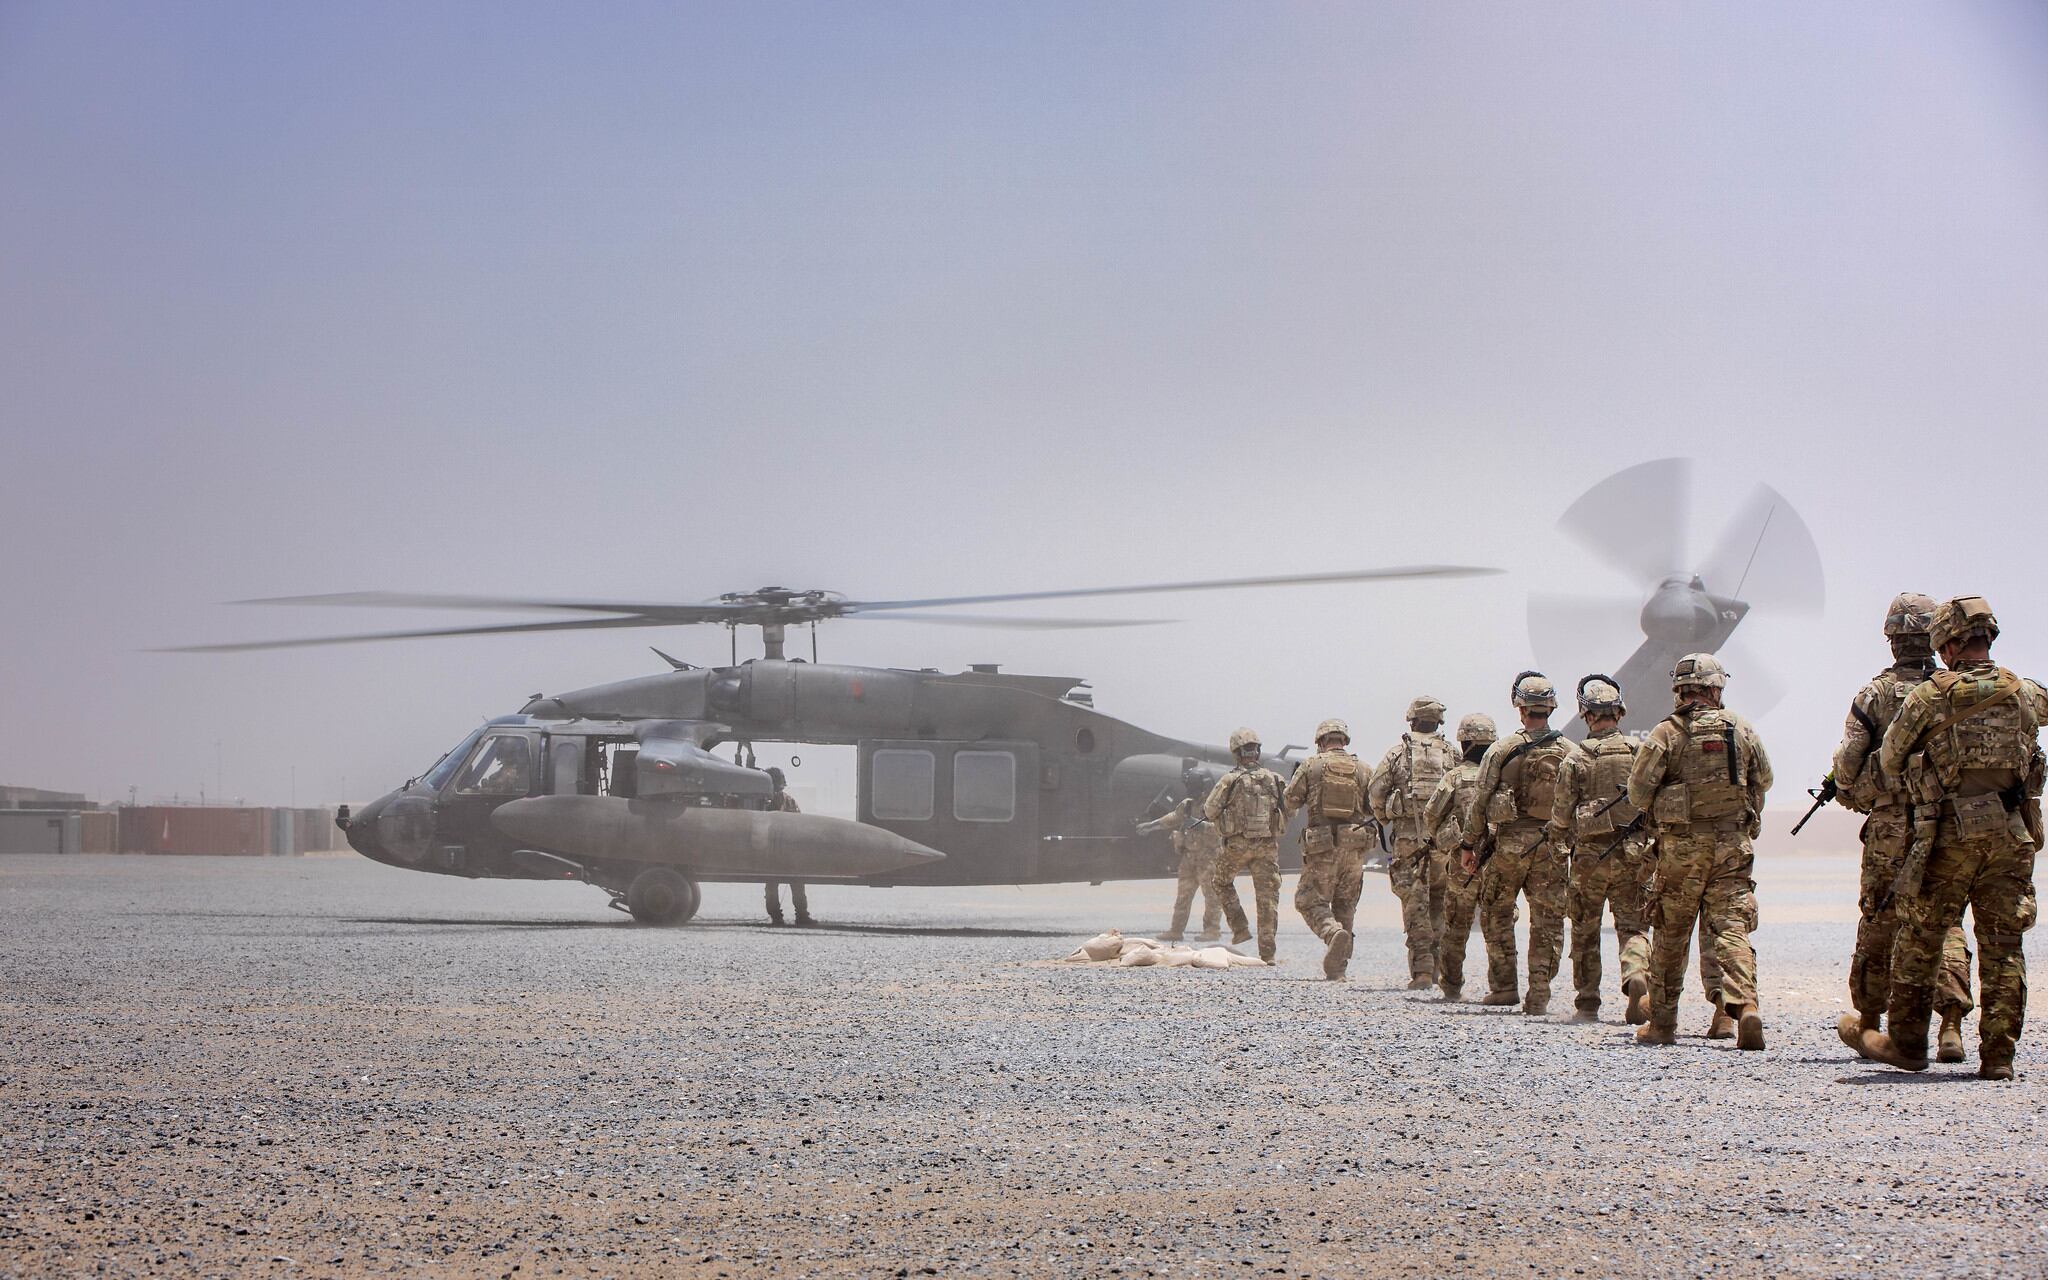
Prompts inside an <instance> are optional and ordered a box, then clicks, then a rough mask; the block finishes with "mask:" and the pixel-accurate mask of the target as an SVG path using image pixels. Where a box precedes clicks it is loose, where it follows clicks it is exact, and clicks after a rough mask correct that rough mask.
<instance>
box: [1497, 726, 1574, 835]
mask: <svg viewBox="0 0 2048 1280" xmlns="http://www.w3.org/2000/svg"><path fill="white" fill-rule="evenodd" d="M1548 734H1549V736H1548V737H1546V738H1544V739H1543V740H1542V741H1541V742H1537V741H1536V740H1534V739H1531V740H1530V743H1529V745H1528V746H1527V747H1526V748H1525V749H1524V750H1523V751H1522V753H1521V754H1520V755H1518V756H1516V757H1515V758H1514V759H1513V760H1510V761H1508V763H1507V767H1506V768H1504V769H1502V770H1501V775H1500V785H1501V789H1502V790H1504V791H1507V792H1510V793H1511V794H1513V796H1514V798H1515V817H1517V818H1527V819H1534V820H1536V821H1538V822H1548V821H1549V820H1550V813H1551V807H1552V805H1553V804H1554V802H1555V801H1556V798H1557V771H1558V770H1559V769H1561V768H1563V767H1564V762H1565V757H1566V756H1568V755H1569V754H1570V753H1571V743H1570V742H1569V741H1568V740H1567V739H1566V738H1565V736H1564V735H1563V734H1561V733H1559V732H1557V731H1556V730H1554V729H1552V730H1549V731H1548Z"/></svg>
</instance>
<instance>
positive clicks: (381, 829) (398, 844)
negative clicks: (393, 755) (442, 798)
mask: <svg viewBox="0 0 2048 1280" xmlns="http://www.w3.org/2000/svg"><path fill="white" fill-rule="evenodd" d="M344 834H346V835H347V837H348V843H349V847H350V848H352V849H354V850H355V851H356V852H357V853H360V854H362V855H363V856H364V857H365V858H368V859H370V860H371V861H373V862H382V863H385V864H387V865H389V866H394V867H411V866H417V865H418V864H419V861H420V859H421V858H422V857H423V856H425V854H426V851H427V847H428V845H429V844H430V843H431V842H432V835H433V802H432V801H431V800H429V799H427V798H426V797H424V796H418V795H413V794H410V793H408V792H403V791H393V792H391V793H390V794H388V795H385V796H381V797H379V798H378V799H376V800H373V801H371V802H370V803H369V804H366V805H364V806H363V807H362V808H361V809H359V810H357V811H356V812H355V813H354V814H353V815H351V816H350V818H349V823H348V827H347V829H346V831H345V832H344Z"/></svg>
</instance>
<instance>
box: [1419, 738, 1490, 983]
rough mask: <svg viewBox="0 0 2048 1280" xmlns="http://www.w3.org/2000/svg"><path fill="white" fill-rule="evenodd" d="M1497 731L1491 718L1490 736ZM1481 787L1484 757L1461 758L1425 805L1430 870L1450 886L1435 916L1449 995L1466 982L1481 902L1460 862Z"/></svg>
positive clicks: (1440, 978) (1440, 970) (1441, 976)
mask: <svg viewBox="0 0 2048 1280" xmlns="http://www.w3.org/2000/svg"><path fill="white" fill-rule="evenodd" d="M1492 734H1493V726H1492V724H1491V723H1489V724H1488V725H1487V736H1488V738H1489V739H1490V738H1491V737H1492ZM1478 787H1479V761H1477V760H1460V761H1459V762H1458V763H1457V764H1455V765H1453V766H1452V767H1451V771H1450V772H1449V773H1446V774H1445V775H1444V776H1443V777H1442V778H1441V779H1439V780H1438V781H1437V784H1436V790H1435V791H1434V792H1432V793H1431V795H1430V797H1429V807H1428V808H1427V809H1425V810H1424V811H1423V816H1422V822H1423V827H1424V829H1426V830H1427V831H1428V832H1429V833H1430V855H1429V876H1430V880H1431V882H1432V883H1441V884H1442V885H1443V886H1444V895H1443V914H1442V915H1441V916H1439V917H1438V918H1437V920H1436V921H1435V925H1436V939H1437V943H1436V963H1437V985H1438V986H1439V987H1441V988H1443V993H1444V998H1445V999H1446V1000H1456V999H1457V998H1458V997H1459V996H1460V995H1461V994H1463V991H1464V986H1465V950H1466V947H1467V946H1468V945H1469V944H1470V942H1471V940H1472V919H1473V916H1474V914H1475V911H1476V909H1477V908H1478V905H1479V879H1478V877H1477V876H1468V875H1466V874H1465V869H1464V868H1463V867H1461V866H1459V865H1458V841H1459V840H1460V839H1461V838H1462V837H1463V834H1464V827H1463V820H1462V817H1461V815H1463V814H1464V813H1465V812H1466V811H1467V810H1469V809H1470V808H1471V807H1472V793H1473V792H1474V791H1475V790H1477V789H1478Z"/></svg>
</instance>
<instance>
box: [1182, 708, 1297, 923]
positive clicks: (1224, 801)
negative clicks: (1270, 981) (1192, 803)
mask: <svg viewBox="0 0 2048 1280" xmlns="http://www.w3.org/2000/svg"><path fill="white" fill-rule="evenodd" d="M1259 750H1260V746H1259V735H1258V734H1256V733H1254V732H1252V731H1251V730H1250V729H1239V730H1238V731H1237V732H1236V733H1233V734H1231V735H1230V753H1231V754H1232V755H1233V756H1235V757H1237V767H1236V768H1235V769H1232V770H1231V771H1230V772H1229V773H1226V774H1224V775H1223V777H1222V778H1221V779H1220V780H1219V781H1218V782H1217V783H1216V786H1215V788H1214V789H1213V790H1211V791H1210V792H1209V798H1208V799H1207V800H1205V801H1204V802H1203V803H1202V816H1203V817H1205V818H1207V819H1208V820H1209V821H1211V822H1213V823H1215V824H1216V829H1217V832H1218V834H1220V835H1221V836H1222V838H1223V852H1222V853H1220V854H1218V855H1217V857H1216V872H1215V875H1214V876H1213V877H1212V878H1211V879H1210V881H1209V888H1210V892H1211V893H1213V894H1214V895H1215V896H1216V899H1217V900H1218V901H1219V902H1221V903H1222V904H1223V916H1224V918H1225V919H1226V920H1228V921H1230V934H1231V937H1230V940H1231V941H1232V942H1233V943H1236V942H1244V941H1246V940H1247V939H1249V938H1250V937H1251V936H1252V933H1251V928H1250V926H1249V925H1247V924H1246V923H1245V918H1244V904H1242V903H1240V902H1239V901H1238V899H1237V877H1239V876H1241V875H1244V874H1246V873H1247V872H1248V873H1250V875H1251V878H1252V893H1253V894H1254V895H1255V900H1256V902H1257V906H1258V913H1259V958H1260V959H1261V960H1264V961H1266V962H1268V963H1271V962H1272V959H1273V945H1274V935H1275V934H1276V933H1277V932H1278V931H1279V928H1280V832H1281V830H1282V829H1283V828H1284V827H1285V826H1286V825H1287V802H1286V797H1285V795H1284V793H1283V791H1282V789H1281V783H1280V775H1279V774H1277V773H1274V772H1273V771H1272V770H1271V769H1266V768H1262V767H1260V765H1259Z"/></svg>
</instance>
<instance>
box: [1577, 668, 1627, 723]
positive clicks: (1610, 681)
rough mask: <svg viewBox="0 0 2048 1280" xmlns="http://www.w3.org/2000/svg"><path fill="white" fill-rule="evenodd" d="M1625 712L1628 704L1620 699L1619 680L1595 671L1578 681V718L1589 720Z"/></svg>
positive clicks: (1625, 713)
mask: <svg viewBox="0 0 2048 1280" xmlns="http://www.w3.org/2000/svg"><path fill="white" fill-rule="evenodd" d="M1627 714H1628V704H1627V703H1625V702H1623V701H1622V698H1621V682H1620V681H1619V680H1616V679H1615V678H1614V677H1613V676H1609V675H1600V674H1598V673H1596V674H1593V675H1590V676H1587V677H1585V678H1584V679H1583V680H1580V681H1579V719H1581V720H1588V721H1590V720H1592V719H1593V718H1594V717H1595V716H1616V717H1619V716H1625V715H1627Z"/></svg>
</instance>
